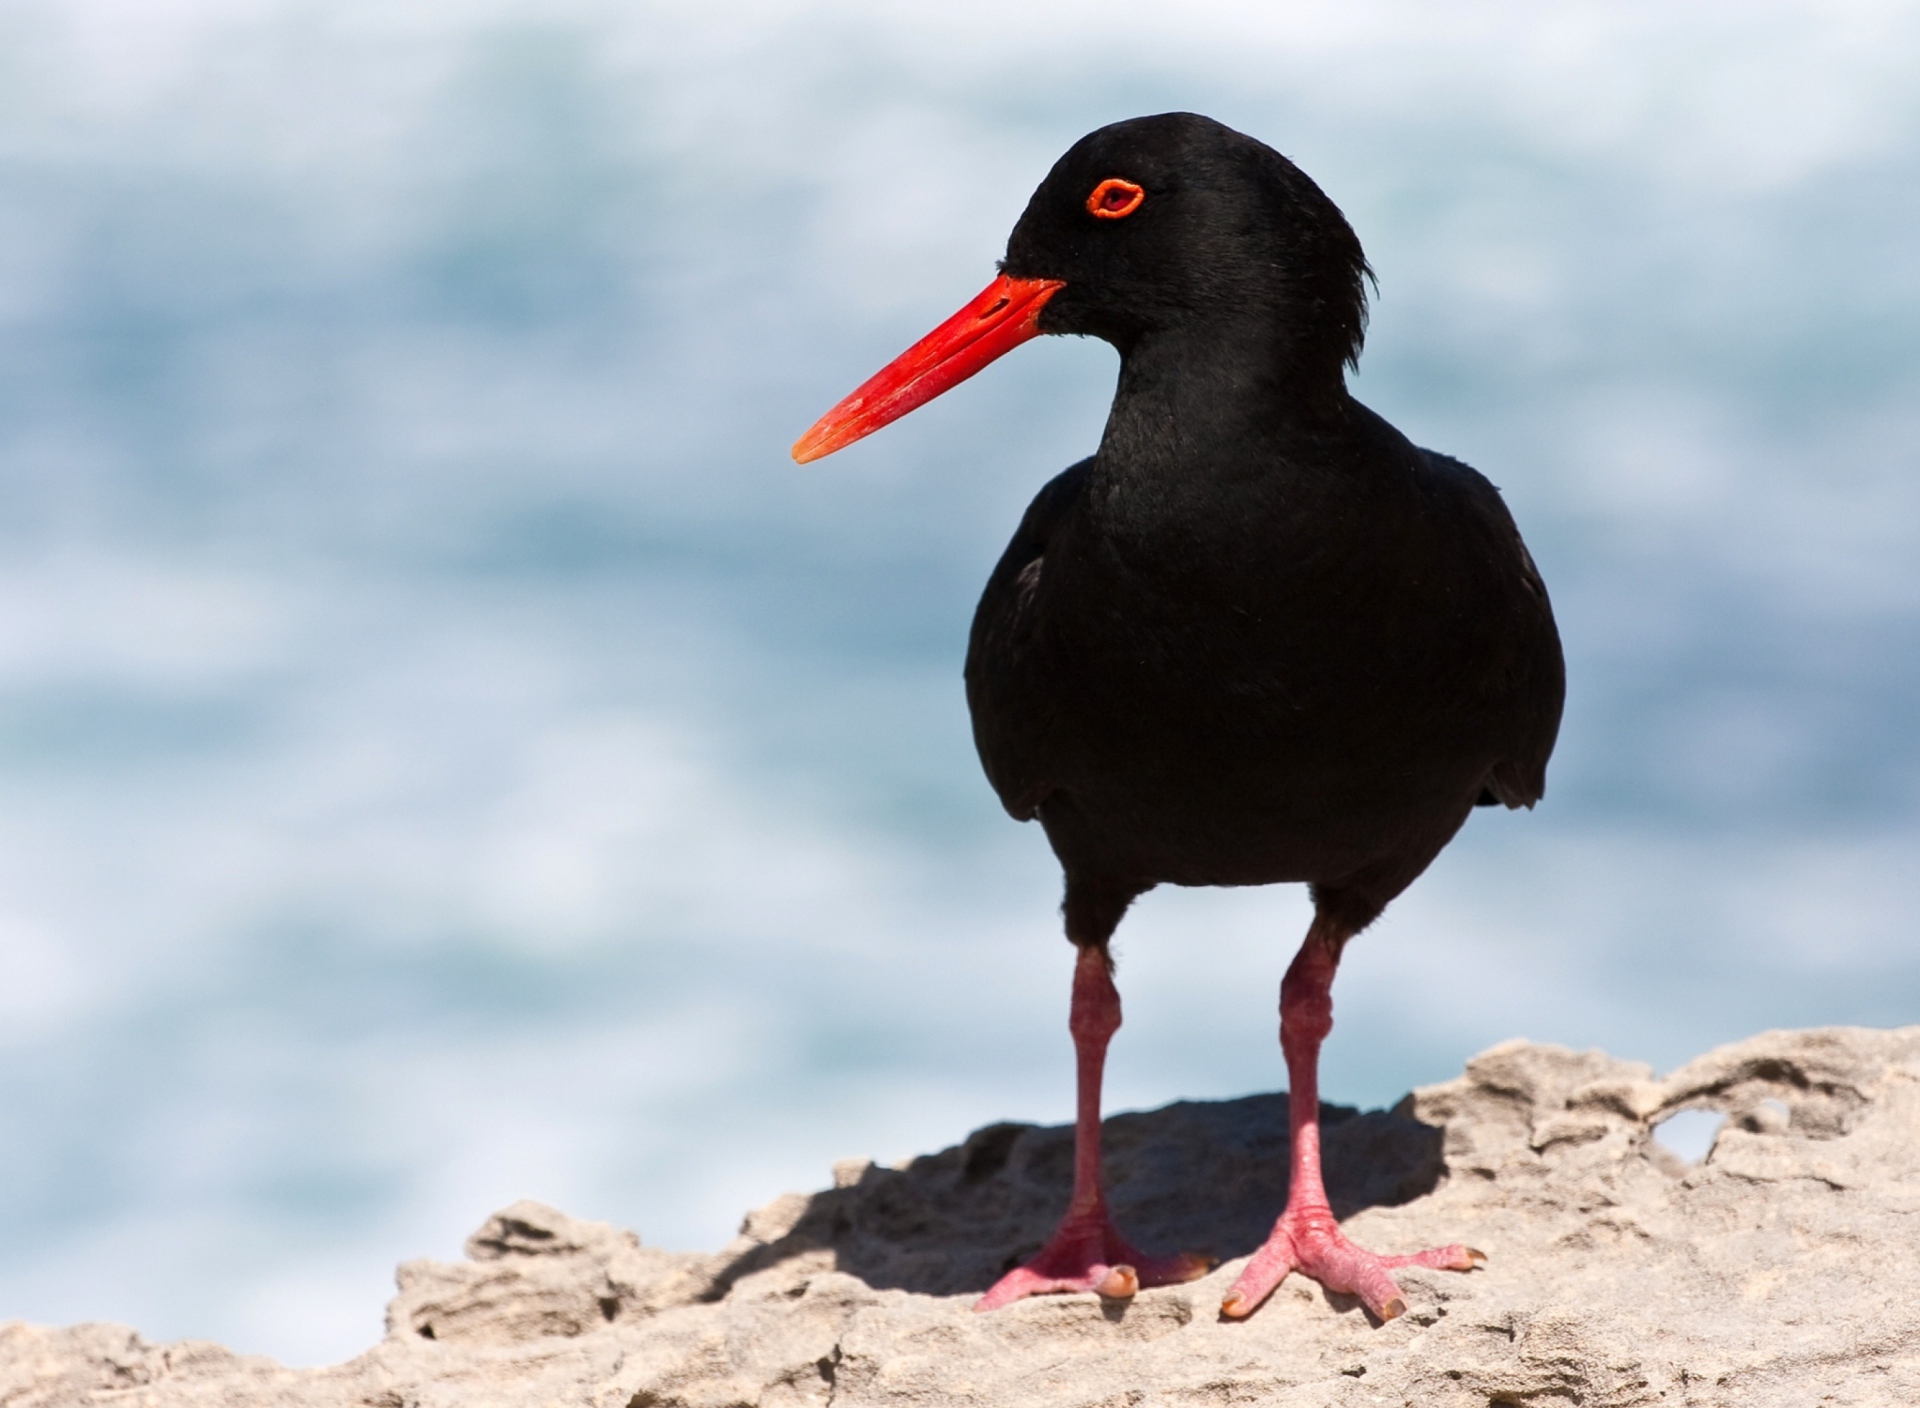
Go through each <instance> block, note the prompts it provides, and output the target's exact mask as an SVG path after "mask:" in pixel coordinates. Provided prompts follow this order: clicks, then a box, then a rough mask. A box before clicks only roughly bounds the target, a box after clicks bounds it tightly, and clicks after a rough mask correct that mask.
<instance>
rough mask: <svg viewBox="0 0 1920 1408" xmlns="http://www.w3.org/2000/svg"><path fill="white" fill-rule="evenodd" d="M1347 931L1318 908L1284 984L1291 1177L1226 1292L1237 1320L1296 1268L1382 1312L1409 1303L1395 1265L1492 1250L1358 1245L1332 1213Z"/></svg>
mask: <svg viewBox="0 0 1920 1408" xmlns="http://www.w3.org/2000/svg"><path fill="white" fill-rule="evenodd" d="M1347 938H1348V935H1346V934H1345V933H1342V932H1341V931H1339V930H1338V929H1337V928H1335V927H1334V926H1333V925H1331V924H1328V923H1326V922H1324V921H1323V920H1321V919H1319V918H1315V920H1314V921H1313V927H1312V928H1311V929H1309V930H1308V931H1307V940H1306V942H1305V943H1303V944H1301V945H1300V952H1299V955H1298V956H1297V957H1295V959H1294V960H1293V966H1292V967H1290V968H1288V969H1287V976H1286V979H1285V981H1284V982H1282V983H1281V984H1280V1047H1281V1049H1282V1050H1283V1051H1284V1052H1285V1053H1286V1058H1287V1085H1288V1091H1289V1094H1288V1097H1287V1104H1288V1110H1289V1117H1290V1120H1291V1123H1292V1126H1293V1182H1292V1186H1291V1188H1290V1189H1289V1190H1288V1193H1287V1207H1286V1211H1284V1212H1282V1213H1281V1214H1280V1220H1279V1221H1278V1222H1276V1223H1275V1224H1274V1225H1273V1235H1272V1236H1270V1237H1268V1238H1267V1241H1266V1245H1265V1246H1263V1247H1261V1248H1260V1250H1259V1251H1257V1252H1255V1253H1254V1256H1253V1260H1252V1261H1250V1262H1248V1263H1247V1267H1246V1269H1245V1270H1244V1271H1242V1272H1241V1273H1240V1279H1239V1280H1237V1281H1235V1282H1234V1283H1233V1289H1232V1290H1230V1291H1228V1292H1227V1295H1226V1299H1225V1300H1224V1301H1222V1302H1221V1305H1220V1313H1221V1314H1222V1315H1225V1316H1226V1317H1227V1318H1229V1319H1232V1320H1241V1319H1244V1318H1246V1317H1247V1316H1249V1315H1251V1314H1253V1312H1254V1311H1255V1310H1257V1309H1258V1308H1259V1307H1260V1303H1261V1302H1262V1301H1264V1300H1265V1299H1266V1298H1267V1297H1268V1296H1270V1295H1272V1294H1273V1292H1274V1290H1275V1288H1277V1287H1278V1286H1279V1284H1280V1283H1281V1282H1282V1281H1284V1280H1286V1278H1287V1273H1288V1272H1289V1271H1298V1272H1300V1273H1301V1274H1302V1275H1305V1276H1311V1277H1312V1278H1313V1279H1314V1280H1316V1281H1318V1282H1319V1283H1320V1284H1321V1285H1323V1286H1325V1287H1326V1288H1327V1289H1328V1290H1330V1291H1344V1292H1347V1293H1348V1294H1351V1295H1356V1296H1358V1297H1360V1299H1361V1301H1362V1302H1363V1303H1364V1304H1365V1305H1366V1307H1367V1309H1368V1310H1370V1311H1372V1312H1373V1313H1374V1314H1375V1315H1377V1316H1378V1317H1379V1318H1380V1319H1382V1320H1391V1319H1393V1318H1394V1317H1395V1316H1396V1315H1402V1314H1404V1313H1405V1312H1406V1309H1407V1303H1406V1301H1405V1300H1404V1299H1403V1298H1402V1297H1401V1295H1400V1287H1399V1286H1398V1285H1396V1284H1395V1282H1394V1279H1393V1277H1392V1276H1391V1275H1390V1274H1388V1273H1389V1271H1390V1269H1391V1268H1393V1267H1396V1266H1432V1267H1438V1268H1441V1269H1443V1270H1447V1271H1471V1270H1472V1269H1473V1268H1474V1267H1476V1266H1478V1265H1480V1264H1481V1263H1482V1262H1484V1261H1485V1260H1486V1257H1485V1256H1483V1255H1482V1254H1481V1253H1479V1252H1477V1251H1475V1250H1474V1249H1473V1248H1471V1247H1462V1246H1451V1247H1437V1248H1435V1249H1434V1250H1432V1251H1425V1252H1414V1253H1412V1254H1410V1255H1406V1256H1377V1255H1375V1254H1374V1253H1373V1252H1370V1251H1366V1250H1364V1249H1362V1248H1360V1247H1356V1246H1355V1245H1354V1244H1353V1243H1352V1242H1349V1241H1348V1240H1347V1239H1346V1236H1345V1234H1343V1233H1342V1232H1341V1231H1340V1225H1339V1224H1338V1223H1337V1222H1335V1221H1334V1220H1333V1209H1332V1208H1331V1207H1329V1206H1328V1205H1327V1193H1326V1189H1325V1187H1324V1186H1323V1185H1322V1183H1321V1180H1320V1043H1321V1042H1323V1041H1325V1040H1326V1037H1327V1033H1328V1032H1330V1031H1332V1030H1333V994H1332V988H1333V973H1334V969H1335V968H1337V967H1338V966H1339V963H1340V949H1341V947H1342V945H1344V944H1345V942H1346V940H1347Z"/></svg>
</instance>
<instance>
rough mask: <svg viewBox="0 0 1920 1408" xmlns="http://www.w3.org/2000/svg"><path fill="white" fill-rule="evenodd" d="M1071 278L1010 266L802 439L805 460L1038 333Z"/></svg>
mask: <svg viewBox="0 0 1920 1408" xmlns="http://www.w3.org/2000/svg"><path fill="white" fill-rule="evenodd" d="M1065 287H1066V285H1065V284H1064V283H1062V282H1061V281H1060V280H1059V279H1010V278H1008V277H1007V276H1006V275H1005V274H1002V275H1001V276H1000V277H999V278H997V279H995V280H994V281H993V282H992V283H990V284H988V285H987V286H986V288H985V289H983V290H982V291H981V293H980V296H979V297H978V298H976V299H974V300H973V302H971V303H969V304H968V305H967V306H966V307H964V308H962V309H961V310H960V311H959V312H958V313H955V314H954V315H953V316H952V317H951V318H948V319H947V320H946V321H945V322H944V323H942V324H940V326H939V327H937V328H935V329H934V330H933V331H932V332H930V333H928V334H927V335H926V336H925V337H923V338H921V339H920V340H919V341H918V342H916V343H914V344H913V346H911V347H909V348H908V349H907V350H906V351H904V352H902V353H901V354H900V355H899V356H898V357H895V358H894V359H893V360H892V361H891V362H889V363H887V365H886V366H884V367H882V368H881V369H880V370H879V371H877V372H875V373H874V374H873V375H872V376H870V377H868V378H867V380H866V381H865V382H864V383H862V385H861V387H860V389H859V390H858V391H855V392H854V393H853V394H852V395H851V396H849V397H847V399H846V400H844V401H842V402H841V403H840V404H839V405H837V406H835V407H834V408H833V409H832V410H830V411H828V412H827V413H826V414H825V415H823V416H821V417H820V419H819V420H817V421H815V422H814V426H813V429H811V430H809V431H808V432H807V433H806V434H805V435H802V436H801V437H800V438H799V440H797V441H795V442H794V446H793V457H794V459H796V460H798V461H799V462H800V463H801V464H806V463H807V462H808V461H809V460H817V459H819V458H820V457H821V456H822V455H830V454H832V453H833V452H834V451H835V450H838V449H841V448H842V447H843V446H847V445H851V444H852V443H853V442H854V441H856V440H858V439H859V438H860V437H861V436H863V435H871V434H873V432H874V431H876V430H878V429H879V428H880V427H881V426H883V425H885V424H886V423H887V422H888V421H892V420H898V419H900V417H901V416H903V415H905V414H906V413H907V412H908V411H910V410H912V409H913V408H914V407H915V406H918V405H921V404H922V403H924V402H927V401H931V400H932V399H933V398H934V397H936V396H938V395H939V394H940V393H941V392H942V391H945V390H947V389H949V388H950V387H955V386H958V385H959V384H960V383H961V382H963V381H965V380H966V379H967V378H968V377H970V376H972V375H973V374H974V373H975V372H977V371H979V370H980V369H981V368H982V367H984V366H986V364H987V363H989V362H991V361H993V360H994V358H996V357H1000V356H1003V355H1005V354H1006V353H1008V352H1011V351H1012V350H1013V349H1014V348H1016V347H1018V346H1019V345H1020V344H1021V343H1023V342H1025V341H1026V340H1027V339H1028V338H1031V337H1038V336H1039V335H1040V328H1039V326H1038V323H1039V319H1040V310H1041V309H1042V308H1044V307H1045V306H1046V302H1047V300H1048V299H1049V298H1052V297H1053V296H1054V294H1056V293H1058V292H1059V291H1060V290H1061V289H1063V288H1065Z"/></svg>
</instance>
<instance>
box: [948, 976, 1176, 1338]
mask: <svg viewBox="0 0 1920 1408" xmlns="http://www.w3.org/2000/svg"><path fill="white" fill-rule="evenodd" d="M1108 962H1109V960H1108V958H1107V950H1106V946H1105V945H1104V944H1099V945H1095V944H1088V945H1085V946H1083V947H1082V948H1081V949H1080V959H1079V962H1078V963H1077V964H1076V966H1075V968H1074V972H1073V1009H1072V1015H1071V1016H1070V1017H1069V1019H1068V1022H1067V1029H1068V1030H1069V1031H1071V1032H1072V1033H1073V1049H1074V1054H1075V1057H1076V1058H1077V1064H1078V1067H1079V1096H1080V1100H1079V1111H1078V1114H1077V1115H1076V1117H1075V1120H1074V1127H1073V1198H1072V1200H1071V1201H1070V1202H1069V1203H1068V1204H1067V1213H1066V1216H1065V1217H1063V1218H1061V1220H1060V1225H1059V1227H1057V1228H1056V1229H1054V1233H1053V1236H1052V1237H1050V1238H1049V1239H1048V1240H1047V1244H1046V1246H1044V1247H1042V1248H1041V1249H1040V1251H1039V1252H1038V1253H1037V1254H1036V1255H1035V1256H1034V1257H1033V1259H1032V1260H1031V1261H1029V1262H1027V1263H1026V1265H1024V1266H1017V1267H1015V1268H1014V1269H1013V1270H1012V1271H1009V1272H1008V1273H1007V1274H1006V1275H1004V1276H1002V1277H1001V1278H1000V1279H999V1280H998V1281H996V1282H995V1283H994V1285H993V1288H992V1289H991V1290H989V1291H988V1292H987V1293H986V1294H985V1295H984V1296H982V1297H981V1298H980V1300H979V1302H978V1304H976V1305H975V1306H974V1307H973V1308H974V1309H975V1310H997V1309H999V1308H1000V1307H1001V1306H1003V1305H1008V1304H1011V1303H1012V1302H1014V1301H1016V1300H1020V1299H1022V1298H1023V1297H1026V1296H1031V1295H1041V1294H1044V1293H1046V1292H1048V1291H1096V1292H1098V1293H1099V1294H1101V1295H1103V1296H1107V1297H1110V1298H1115V1299H1124V1298H1126V1297H1128V1296H1131V1295H1133V1294H1134V1292H1136V1291H1138V1290H1139V1289H1140V1288H1141V1287H1142V1286H1165V1285H1170V1284H1172V1283H1174V1282H1176V1281H1191V1280H1193V1279H1194V1277H1196V1276H1204V1275H1206V1273H1207V1272H1208V1271H1209V1270H1210V1269H1211V1268H1212V1266H1213V1262H1212V1261H1211V1259H1209V1258H1207V1257H1203V1256H1199V1255H1195V1254H1193V1253H1183V1254H1181V1255H1178V1256H1147V1255H1144V1254H1143V1253H1141V1252H1137V1251H1135V1250H1134V1249H1133V1247H1132V1246H1130V1245H1129V1244H1128V1243H1127V1240H1126V1239H1125V1238H1124V1237H1122V1236H1121V1235H1120V1233H1119V1231H1118V1230H1117V1229H1116V1228H1115V1227H1114V1225H1113V1219H1112V1218H1111V1217H1110V1216H1109V1215H1108V1213H1107V1197H1106V1191H1105V1189H1104V1187H1103V1186H1102V1184H1101V1180H1100V1078H1101V1075H1102V1073H1103V1072H1104V1071H1105V1069H1106V1064H1107V1043H1108V1042H1110V1041H1112V1040H1113V1034H1114V1033H1115V1032H1117V1031H1118V1030H1120V993H1119V991H1118V990H1117V989H1115V987H1114V985H1113V975H1112V974H1111V973H1110V972H1109V971H1108Z"/></svg>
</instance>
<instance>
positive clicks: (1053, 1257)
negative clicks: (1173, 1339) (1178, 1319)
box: [973, 1209, 1214, 1310]
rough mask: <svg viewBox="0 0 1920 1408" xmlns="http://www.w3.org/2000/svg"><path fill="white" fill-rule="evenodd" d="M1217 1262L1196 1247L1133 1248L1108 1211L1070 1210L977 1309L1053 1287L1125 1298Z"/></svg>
mask: <svg viewBox="0 0 1920 1408" xmlns="http://www.w3.org/2000/svg"><path fill="white" fill-rule="evenodd" d="M1213 1266H1214V1262H1213V1258H1211V1257H1207V1256H1202V1255H1200V1254H1199V1253H1197V1252H1182V1253H1180V1254H1179V1255H1178V1256H1147V1255H1145V1254H1144V1253H1141V1252H1137V1251H1135V1250H1134V1249H1133V1248H1132V1247H1131V1246H1129V1245H1128V1243H1127V1240H1126V1238H1124V1237H1122V1236H1121V1235H1120V1233H1119V1232H1118V1231H1116V1230H1115V1228H1114V1225H1113V1221H1112V1219H1110V1218H1109V1217H1108V1216H1107V1214H1106V1213H1105V1211H1104V1210H1099V1209H1096V1210H1095V1211H1093V1212H1091V1213H1068V1214H1067V1216H1066V1218H1065V1219H1064V1220H1063V1221H1062V1222H1061V1224H1060V1226H1059V1227H1058V1228H1057V1229H1056V1230H1055V1231H1054V1234H1053V1237H1052V1238H1051V1239H1050V1240H1049V1241H1048V1242H1047V1244H1046V1246H1044V1247H1042V1248H1041V1249H1040V1251H1039V1253H1038V1254H1037V1255H1036V1256H1035V1257H1034V1258H1033V1260H1031V1261H1029V1262H1028V1263H1027V1264H1026V1265H1025V1266H1017V1267H1015V1268H1014V1269H1013V1270H1011V1271H1009V1272H1008V1273H1007V1274H1006V1275H1004V1276H1002V1277H1001V1278H1000V1279H999V1280H998V1281H996V1282H994V1284H993V1289H992V1290H990V1291H988V1292H987V1293H986V1294H985V1295H984V1296H981V1297H980V1299H979V1301H978V1302H977V1303H976V1304H975V1305H974V1307H973V1308H974V1309H975V1310H998V1309H999V1308H1000V1307H1001V1306H1003V1305H1011V1304H1013V1302H1014V1301H1017V1300H1022V1299H1024V1298H1025V1297H1027V1296H1037V1295H1046V1294H1048V1293H1049V1292H1053V1291H1093V1292H1095V1293H1097V1294H1099V1295H1103V1296H1106V1297H1107V1298H1109V1299H1111V1300H1126V1299H1127V1298H1128V1297H1130V1296H1132V1295H1133V1294H1134V1292H1136V1291H1138V1290H1139V1289H1140V1288H1141V1287H1142V1286H1171V1285H1175V1284H1177V1283H1178V1282H1181V1281H1191V1280H1193V1279H1194V1278H1195V1277H1198V1276H1204V1275H1206V1274H1207V1273H1208V1272H1209V1271H1211V1270H1212V1269H1213Z"/></svg>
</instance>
